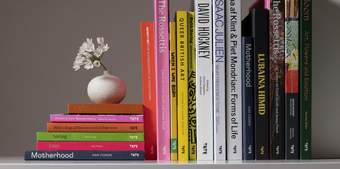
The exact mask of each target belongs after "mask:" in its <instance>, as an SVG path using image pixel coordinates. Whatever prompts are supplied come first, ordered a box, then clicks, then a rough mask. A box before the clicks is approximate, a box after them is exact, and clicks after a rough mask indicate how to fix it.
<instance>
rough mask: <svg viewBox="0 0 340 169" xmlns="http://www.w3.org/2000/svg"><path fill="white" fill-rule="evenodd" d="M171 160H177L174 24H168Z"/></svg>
mask: <svg viewBox="0 0 340 169" xmlns="http://www.w3.org/2000/svg"><path fill="white" fill-rule="evenodd" d="M170 98H171V99H170V110H171V111H170V112H171V143H170V145H171V160H172V161H177V160H178V142H177V139H178V137H177V131H178V129H177V53H176V23H175V22H170Z"/></svg>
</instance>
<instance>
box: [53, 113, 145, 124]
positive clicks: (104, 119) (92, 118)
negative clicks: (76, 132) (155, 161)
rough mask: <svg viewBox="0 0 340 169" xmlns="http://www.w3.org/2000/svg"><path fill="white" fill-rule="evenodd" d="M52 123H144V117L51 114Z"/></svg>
mask: <svg viewBox="0 0 340 169" xmlns="http://www.w3.org/2000/svg"><path fill="white" fill-rule="evenodd" d="M50 121H51V122H76V123H80V122H83V123H85V122H94V123H112V122H114V123H143V122H144V118H143V115H66V114H51V115H50Z"/></svg>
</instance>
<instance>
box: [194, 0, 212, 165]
mask: <svg viewBox="0 0 340 169" xmlns="http://www.w3.org/2000/svg"><path fill="white" fill-rule="evenodd" d="M194 6H195V7H194V8H195V12H196V15H195V30H196V32H195V41H196V116H197V117H196V118H197V160H198V161H211V160H213V159H214V151H213V148H214V146H213V145H214V142H213V138H214V134H213V106H214V105H213V89H212V87H213V75H212V71H213V55H212V32H213V30H212V1H211V0H196V1H195V5H194Z"/></svg>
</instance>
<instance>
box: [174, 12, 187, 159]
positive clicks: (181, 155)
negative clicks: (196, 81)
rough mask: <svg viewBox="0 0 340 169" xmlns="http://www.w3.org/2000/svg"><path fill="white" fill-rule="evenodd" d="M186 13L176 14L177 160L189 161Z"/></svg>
mask: <svg viewBox="0 0 340 169" xmlns="http://www.w3.org/2000/svg"><path fill="white" fill-rule="evenodd" d="M187 25H188V24H187V12H186V11H178V12H176V34H177V106H178V107H177V111H178V160H179V161H188V160H189V138H188V26H187Z"/></svg>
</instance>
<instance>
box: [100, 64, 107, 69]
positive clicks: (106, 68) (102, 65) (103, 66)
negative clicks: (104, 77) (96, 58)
mask: <svg viewBox="0 0 340 169" xmlns="http://www.w3.org/2000/svg"><path fill="white" fill-rule="evenodd" d="M100 64H101V65H102V67H103V69H104V70H105V71H107V68H106V67H105V65H104V64H103V62H100Z"/></svg>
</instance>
